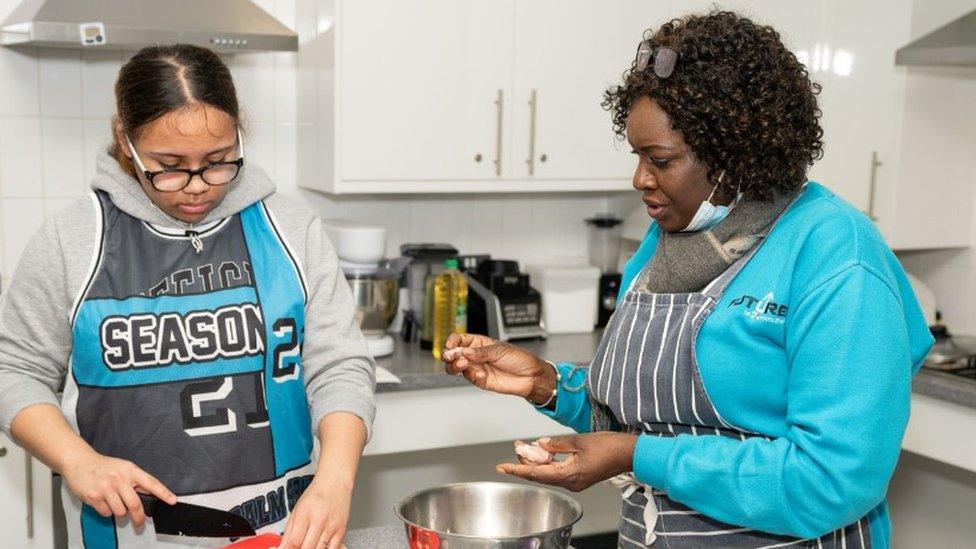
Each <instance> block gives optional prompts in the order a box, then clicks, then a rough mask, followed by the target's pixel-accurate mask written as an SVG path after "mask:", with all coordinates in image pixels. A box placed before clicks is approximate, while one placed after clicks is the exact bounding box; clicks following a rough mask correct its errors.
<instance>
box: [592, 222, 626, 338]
mask: <svg viewBox="0 0 976 549" xmlns="http://www.w3.org/2000/svg"><path fill="white" fill-rule="evenodd" d="M621 223H623V220H622V219H620V218H618V217H616V216H614V215H612V214H598V215H596V216H594V217H591V218H590V219H587V220H586V224H587V225H588V227H589V235H588V248H589V256H590V265H593V266H594V267H597V268H599V269H600V273H601V274H600V287H599V292H598V293H597V316H596V327H597V328H603V327H605V326H606V325H607V322H609V321H610V316H611V315H613V311H614V310H615V309H616V308H617V294H618V293H619V292H620V279H621V275H620V270H619V269H618V265H619V262H620V235H621V230H622V227H621V226H620V224H621Z"/></svg>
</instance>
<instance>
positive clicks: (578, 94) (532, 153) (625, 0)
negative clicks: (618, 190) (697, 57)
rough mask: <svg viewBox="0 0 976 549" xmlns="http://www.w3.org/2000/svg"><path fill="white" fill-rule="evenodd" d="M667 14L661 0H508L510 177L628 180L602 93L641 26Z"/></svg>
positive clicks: (626, 63) (616, 79) (629, 164)
mask: <svg viewBox="0 0 976 549" xmlns="http://www.w3.org/2000/svg"><path fill="white" fill-rule="evenodd" d="M671 16H672V12H671V11H670V7H669V6H668V3H667V2H647V1H646V0H614V1H613V2H609V3H607V2H593V1H592V0H529V1H519V2H517V3H516V11H515V56H514V80H513V81H514V85H513V89H512V94H513V97H514V106H513V108H514V114H515V120H514V124H513V127H512V134H513V138H512V143H513V155H514V157H513V158H512V164H511V167H512V172H511V176H512V177H513V178H526V179H532V180H535V181H540V180H543V181H544V180H558V181H572V180H590V181H600V180H608V184H610V185H613V183H614V182H620V181H623V182H625V184H627V182H629V181H630V178H631V176H632V175H633V169H634V164H635V162H634V161H633V160H632V159H631V158H630V157H629V156H627V154H626V153H627V152H629V151H630V146H629V145H627V144H626V143H624V142H621V141H620V140H618V139H617V138H616V136H615V134H614V133H613V128H612V125H611V117H610V113H609V112H608V111H606V110H605V109H604V108H603V107H602V105H601V104H602V102H603V95H604V92H605V91H606V90H607V88H608V87H610V86H611V85H614V84H618V83H620V82H621V81H622V77H623V73H624V70H625V69H627V68H629V67H630V62H631V61H632V60H633V58H634V55H635V53H636V51H637V45H638V43H639V42H640V39H641V36H642V34H643V32H644V31H645V30H646V29H648V28H654V27H657V26H658V25H660V24H661V23H663V22H665V21H666V20H668V19H669V18H670V17H671ZM614 186H616V185H614ZM624 188H626V187H624Z"/></svg>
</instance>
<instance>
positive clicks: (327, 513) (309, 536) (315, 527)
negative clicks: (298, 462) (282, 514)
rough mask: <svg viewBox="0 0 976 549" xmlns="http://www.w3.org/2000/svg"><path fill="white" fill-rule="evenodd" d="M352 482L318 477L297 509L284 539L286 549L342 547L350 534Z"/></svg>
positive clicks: (299, 502)
mask: <svg viewBox="0 0 976 549" xmlns="http://www.w3.org/2000/svg"><path fill="white" fill-rule="evenodd" d="M351 504H352V485H347V484H344V483H342V482H338V481H334V480H332V479H328V478H326V477H321V476H319V475H316V476H315V479H314V480H313V481H312V484H310V485H309V486H308V488H307V489H306V490H305V493H304V494H302V497H301V498H299V499H298V503H297V504H296V505H295V510H294V511H292V514H291V517H290V518H289V519H288V526H287V527H286V528H285V533H284V535H283V536H282V538H281V545H279V546H278V547H281V548H282V549H285V548H287V549H326V548H329V549H339V548H340V547H342V538H343V537H345V535H346V524H347V523H348V522H349V507H350V505H351Z"/></svg>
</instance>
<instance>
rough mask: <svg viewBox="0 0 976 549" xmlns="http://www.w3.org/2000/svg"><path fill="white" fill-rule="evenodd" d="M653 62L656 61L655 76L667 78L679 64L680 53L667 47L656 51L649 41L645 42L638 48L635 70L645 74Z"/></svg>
mask: <svg viewBox="0 0 976 549" xmlns="http://www.w3.org/2000/svg"><path fill="white" fill-rule="evenodd" d="M652 60H653V61H654V65H653V66H654V74H655V75H657V77H658V78H667V77H669V76H671V74H672V73H673V72H674V66H675V65H676V64H677V63H678V52H676V51H674V50H673V49H671V48H668V47H665V46H661V47H659V48H656V49H655V48H654V46H652V45H651V42H650V41H649V40H644V41H643V42H641V43H640V46H638V47H637V58H636V59H635V60H634V68H635V69H636V70H637V72H644V70H645V69H646V68H647V65H648V64H649V63H650V62H651V61H652Z"/></svg>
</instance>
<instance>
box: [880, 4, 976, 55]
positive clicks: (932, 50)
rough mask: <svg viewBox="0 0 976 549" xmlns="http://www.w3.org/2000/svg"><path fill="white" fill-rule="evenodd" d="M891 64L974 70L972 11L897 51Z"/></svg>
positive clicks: (975, 32) (975, 34)
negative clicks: (940, 66) (964, 67)
mask: <svg viewBox="0 0 976 549" xmlns="http://www.w3.org/2000/svg"><path fill="white" fill-rule="evenodd" d="M895 64H896V65H957V66H968V67H976V10H974V11H971V12H969V13H967V14H966V15H963V16H962V17H960V18H959V19H956V20H955V21H953V22H951V23H949V24H947V25H944V26H942V27H940V28H938V29H935V30H934V31H932V32H930V33H928V34H926V35H925V36H923V37H921V38H919V39H918V40H915V41H914V42H912V43H911V44H908V45H907V46H905V47H903V48H900V49H899V50H898V52H897V53H896V54H895Z"/></svg>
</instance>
